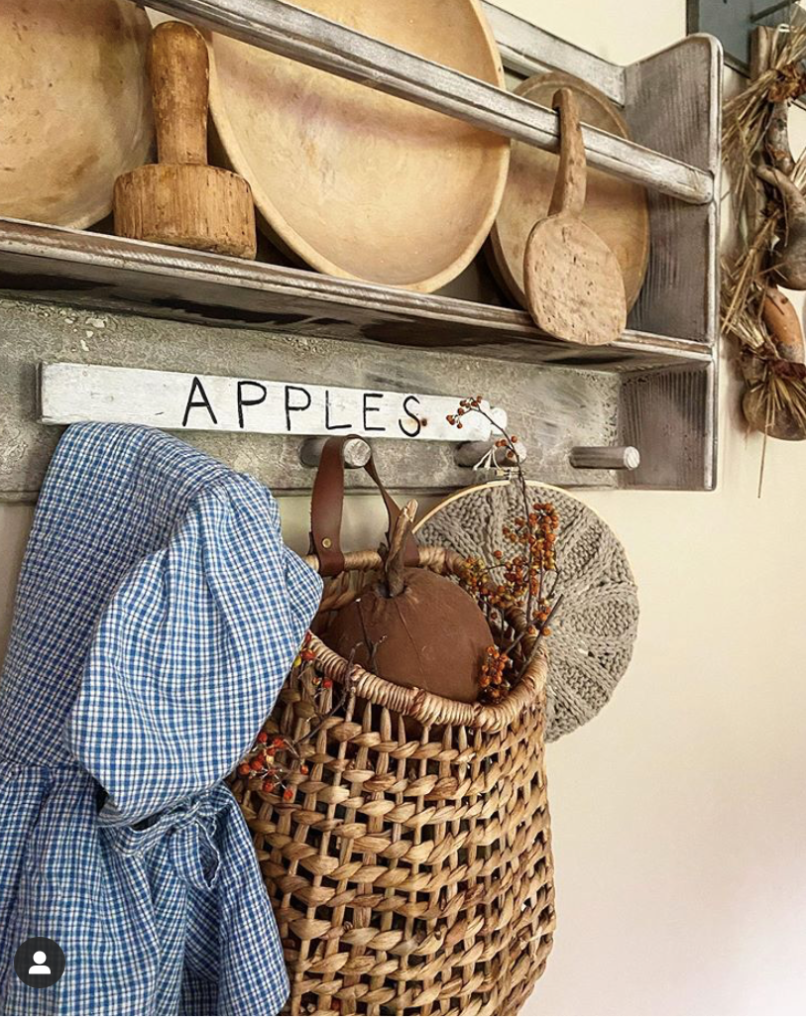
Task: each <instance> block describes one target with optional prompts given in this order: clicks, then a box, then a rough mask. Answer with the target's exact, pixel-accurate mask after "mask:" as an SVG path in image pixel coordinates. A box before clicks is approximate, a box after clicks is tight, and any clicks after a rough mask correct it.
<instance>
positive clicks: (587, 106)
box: [488, 71, 649, 310]
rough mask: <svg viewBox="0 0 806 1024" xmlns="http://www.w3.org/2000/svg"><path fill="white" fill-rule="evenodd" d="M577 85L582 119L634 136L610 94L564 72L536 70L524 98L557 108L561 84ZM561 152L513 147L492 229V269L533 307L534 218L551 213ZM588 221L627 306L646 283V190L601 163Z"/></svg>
mask: <svg viewBox="0 0 806 1024" xmlns="http://www.w3.org/2000/svg"><path fill="white" fill-rule="evenodd" d="M562 87H567V88H570V89H572V91H573V93H574V96H575V97H576V99H577V103H578V105H579V117H580V121H582V122H583V123H585V124H589V125H593V126H594V127H596V128H602V129H603V130H604V131H607V132H610V133H611V134H612V135H617V136H619V137H620V138H623V139H628V138H629V137H630V136H629V132H628V129H627V125H626V123H625V121H624V118H623V117H622V116H621V114H620V113H619V111H618V109H617V108H616V107H615V106H614V104H613V103H611V102H610V101H609V100H608V98H607V97H606V96H605V95H604V93H602V92H600V91H599V90H598V89H596V88H595V87H594V86H592V85H589V84H587V83H586V82H583V81H581V80H580V79H578V78H575V77H574V76H573V75H568V74H565V73H564V72H561V71H551V72H547V73H546V74H543V75H535V76H533V77H532V78H529V79H527V80H526V81H525V82H522V83H521V84H520V85H519V86H518V88H517V89H516V90H515V92H516V93H517V94H518V95H519V96H524V97H525V98H526V99H529V100H532V101H533V102H534V103H539V104H540V105H541V106H544V107H550V106H551V104H552V101H553V98H554V94H555V92H556V91H557V89H559V88H562ZM558 165H559V156H558V155H557V154H556V153H551V152H549V151H548V150H545V149H536V148H535V147H534V146H527V145H526V144H525V143H523V142H515V143H513V145H512V156H511V159H510V164H509V177H508V178H507V187H506V190H505V191H504V198H503V200H502V201H501V207H500V209H499V211H498V217H497V218H496V221H495V224H494V225H493V228H492V231H491V232H490V245H489V247H488V254H489V255H490V257H491V261H492V266H493V270H494V271H495V272H496V274H497V276H498V277H499V278H500V280H501V282H502V284H503V285H504V287H505V288H506V289H507V291H509V293H510V294H511V295H512V297H513V298H514V299H515V301H516V302H517V303H518V304H519V305H521V306H524V307H525V306H526V295H525V293H524V289H523V257H524V252H525V250H526V240H527V238H528V237H529V232H530V231H531V230H532V228H533V227H534V225H535V223H536V222H537V221H538V220H540V219H541V218H543V217H545V216H546V214H547V213H548V209H549V204H550V202H551V194H552V191H553V189H554V180H555V178H556V176H557V167H558ZM582 220H583V221H584V222H585V223H586V224H587V225H588V226H589V227H590V228H591V229H592V230H593V231H595V232H596V234H597V235H599V236H600V237H601V238H602V239H603V240H604V241H605V242H606V243H607V244H608V246H609V247H610V248H611V249H612V250H613V252H614V254H615V256H616V259H617V260H618V262H619V266H620V267H621V273H622V276H623V278H624V293H625V297H626V301H627V308H628V310H629V309H630V308H632V306H633V304H634V302H635V300H636V299H637V298H638V293H639V292H640V290H641V286H642V284H643V283H644V276H645V274H646V269H647V263H648V261H649V210H648V207H647V195H646V190H645V189H643V188H642V187H641V186H640V185H637V184H635V183H634V182H630V181H626V180H624V179H623V178H616V177H614V176H613V175H612V174H606V173H605V172H603V171H598V170H596V169H589V170H588V178H587V196H586V201H585V209H584V211H583V213H582Z"/></svg>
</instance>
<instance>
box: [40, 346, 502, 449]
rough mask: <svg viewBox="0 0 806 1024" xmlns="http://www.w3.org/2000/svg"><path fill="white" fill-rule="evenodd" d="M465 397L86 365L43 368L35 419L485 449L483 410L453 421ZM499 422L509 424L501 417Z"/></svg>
mask: <svg viewBox="0 0 806 1024" xmlns="http://www.w3.org/2000/svg"><path fill="white" fill-rule="evenodd" d="M191 366H192V364H191V363H189V364H188V368H190V367H191ZM463 397H466V396H461V395H459V396H456V397H446V396H443V395H422V394H416V393H413V392H405V391H404V392H398V391H387V390H383V391H379V390H378V389H377V388H372V389H366V388H344V387H338V386H332V385H331V386H323V385H321V384H310V383H308V382H307V381H296V382H293V383H292V382H290V381H277V380H255V379H253V378H251V377H248V376H247V377H243V376H240V377H221V376H216V375H211V374H205V373H204V372H202V371H201V370H198V371H194V370H191V372H187V373H185V372H183V373H177V372H169V371H167V370H153V369H151V370H147V369H142V368H140V367H129V366H103V365H97V364H87V363H84V364H81V363H44V364H43V365H42V367H41V368H40V374H39V408H40V416H39V420H40V422H41V423H45V424H49V425H54V424H56V425H65V424H68V423H86V422H87V421H95V422H97V423H141V424H143V425H144V426H147V427H160V428H161V429H162V430H204V431H227V432H230V433H237V434H283V435H289V436H303V437H310V436H318V435H325V436H336V437H345V436H346V435H348V434H352V433H358V434H362V435H364V436H365V437H369V438H381V437H383V438H386V439H393V438H394V439H397V440H402V441H415V440H417V441H452V442H453V443H454V444H456V442H457V441H459V440H462V441H480V442H484V443H487V444H489V441H490V435H491V432H492V430H491V425H490V421H489V420H488V419H486V418H485V417H483V416H481V415H480V414H479V413H477V412H469V413H466V414H465V416H464V417H463V419H462V433H461V434H458V433H457V430H456V427H454V426H451V424H450V423H449V422H448V420H447V417H448V416H449V415H451V414H452V413H455V412H456V409H457V407H458V405H459V402H460V400H461V399H462V398H463ZM482 409H483V410H484V411H485V412H486V413H488V414H489V413H490V405H489V402H482ZM496 422H499V425H500V426H501V427H506V419H505V417H503V416H502V417H501V421H499V420H497V421H496Z"/></svg>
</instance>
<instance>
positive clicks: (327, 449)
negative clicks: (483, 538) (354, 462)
mask: <svg viewBox="0 0 806 1024" xmlns="http://www.w3.org/2000/svg"><path fill="white" fill-rule="evenodd" d="M356 437H359V435H358V434H349V435H348V436H346V437H331V438H330V439H329V440H328V441H327V442H326V443H325V446H324V448H323V449H322V455H321V457H320V459H319V469H318V470H317V473H316V479H315V480H314V484H313V494H312V495H311V554H314V555H316V557H317V558H318V559H319V572H320V574H321V575H322V576H338V574H339V573H340V572H344V552H343V551H342V547H341V521H342V512H343V509H344V446H345V444H346V443H347V442H348V441H349V440H351V439H353V438H356ZM364 469H365V470H366V472H367V474H368V475H369V476H370V478H371V479H372V480H373V481H374V482H375V484H376V485H377V487H378V490H379V491H380V492H381V497H382V498H383V500H384V504H385V505H386V512H387V517H388V533H387V539H388V537H390V536H391V534H392V529H393V527H394V525H395V523H396V522H397V518H398V516H399V515H400V509H399V508H398V506H397V505H396V503H395V501H394V499H393V498H392V497H391V495H390V494H389V492H388V491H387V490H386V488H385V487H384V486H383V484H382V483H381V480H380V477H379V476H378V470H377V469H376V468H375V462H374V460H373V459H372V457H370V460H369V462H368V463H367V464H366V465H365V466H364ZM405 562H406V565H419V563H420V555H419V551H418V548H417V542H416V541H415V539H414V537H413V536H412V535H411V534H409V539H408V542H407V544H406V554H405Z"/></svg>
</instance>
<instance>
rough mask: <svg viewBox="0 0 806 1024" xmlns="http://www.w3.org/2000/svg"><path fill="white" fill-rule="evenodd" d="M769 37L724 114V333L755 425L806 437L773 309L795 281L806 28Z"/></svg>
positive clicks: (802, 405)
mask: <svg viewBox="0 0 806 1024" xmlns="http://www.w3.org/2000/svg"><path fill="white" fill-rule="evenodd" d="M766 38H767V41H768V44H769V52H768V54H767V55H766V59H765V64H766V65H767V67H766V70H763V71H762V72H761V73H760V74H759V75H758V77H756V78H754V79H753V80H751V82H750V84H749V86H748V87H747V88H746V89H745V90H744V91H743V92H742V93H740V94H739V95H738V96H736V97H734V98H733V99H731V100H729V101H728V102H727V103H726V104H725V108H724V112H723V113H724V117H723V132H722V147H723V158H724V163H725V170H726V173H727V176H728V180H729V186H730V197H731V202H732V208H733V214H734V224H735V237H734V239H733V240H732V242H731V244H729V245H728V247H727V250H726V251H725V253H724V255H723V258H722V294H721V314H722V330H723V333H724V334H725V335H726V336H727V337H728V338H729V339H730V340H732V341H733V342H734V344H735V345H736V346H737V348H738V354H739V361H740V366H741V368H742V372H743V375H744V377H745V380H746V382H747V385H748V391H747V393H746V395H745V399H744V403H743V404H744V410H745V414H746V416H747V418H748V421H749V422H750V424H751V426H754V427H756V428H757V429H760V430H763V431H764V433H765V434H770V435H772V436H776V437H785V438H788V439H800V438H804V437H806V381H804V375H803V374H802V373H801V372H799V371H798V369H797V366H796V364H794V363H793V362H791V360H792V358H793V357H792V354H791V352H788V351H787V350H786V347H785V346H784V345H782V343H781V339H780V338H779V337H777V336H776V335H775V333H774V332H773V331H771V330H770V326H769V324H768V323H767V322H766V321H765V316H764V310H765V302H767V301H769V295H770V286H771V285H774V284H776V283H782V284H783V285H784V286H786V285H787V284H788V283H789V282H788V281H787V279H786V275H785V274H784V269H785V268H784V267H783V262H782V256H781V252H782V243H783V242H785V241H786V240H787V237H788V235H789V234H790V228H791V227H792V224H791V220H792V215H791V211H792V208H793V204H797V203H798V200H800V199H801V196H800V192H801V190H802V189H803V187H804V185H806V158H805V157H804V155H803V154H801V156H800V157H799V158H798V159H797V160H794V159H793V158H792V155H791V153H790V152H789V148H788V141H787V137H786V104H787V103H788V102H790V101H791V100H793V99H795V98H797V97H798V96H800V95H801V94H802V93H803V92H804V91H806V74H804V70H803V66H802V61H803V60H804V58H806V26H803V25H802V24H801V25H793V26H792V27H791V28H790V29H789V30H787V31H778V32H775V33H770V34H768V35H767V37H766ZM762 179H763V180H762ZM793 186H794V187H793ZM804 210H806V204H804ZM796 286H797V287H801V285H796Z"/></svg>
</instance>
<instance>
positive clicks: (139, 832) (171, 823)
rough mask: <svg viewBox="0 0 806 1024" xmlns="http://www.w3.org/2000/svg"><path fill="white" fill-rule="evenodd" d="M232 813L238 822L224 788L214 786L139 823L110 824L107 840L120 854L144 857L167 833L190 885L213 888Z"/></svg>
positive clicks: (177, 863) (176, 862)
mask: <svg viewBox="0 0 806 1024" xmlns="http://www.w3.org/2000/svg"><path fill="white" fill-rule="evenodd" d="M233 813H234V814H235V815H236V823H237V817H238V815H239V812H238V810H237V808H235V807H233V804H232V801H231V800H230V799H229V798H228V797H227V794H226V793H225V792H224V791H223V790H220V789H215V790H213V791H212V792H211V793H210V794H208V795H206V796H205V797H203V798H202V799H199V800H195V801H193V802H192V803H191V804H188V805H186V806H184V807H177V808H175V809H174V810H172V811H165V812H164V813H163V814H160V815H159V816H157V818H156V820H155V821H153V822H149V821H146V822H142V823H141V826H140V827H138V826H134V827H130V828H126V827H120V826H117V825H112V826H109V828H108V832H109V835H108V841H109V843H110V845H112V846H113V847H114V848H115V849H116V850H117V851H118V853H119V854H120V855H121V857H144V856H145V855H146V854H148V853H150V852H151V851H152V850H154V849H155V848H156V846H157V845H158V844H159V843H161V842H162V841H163V839H165V838H166V837H167V838H168V839H169V841H170V842H169V846H170V851H171V859H172V860H173V863H174V866H175V867H176V870H177V873H178V874H179V875H180V876H181V877H182V878H184V880H185V881H186V882H187V883H188V885H191V886H193V887H194V888H196V889H203V890H205V891H207V892H212V891H213V890H214V889H215V887H216V884H217V882H218V878H219V874H220V871H221V850H220V849H219V842H220V839H219V837H220V836H221V835H222V834H226V833H227V832H228V831H229V830H230V829H231V827H232V822H231V821H230V817H231V816H232V815H233Z"/></svg>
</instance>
